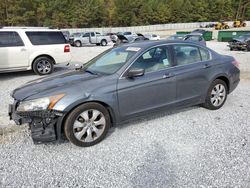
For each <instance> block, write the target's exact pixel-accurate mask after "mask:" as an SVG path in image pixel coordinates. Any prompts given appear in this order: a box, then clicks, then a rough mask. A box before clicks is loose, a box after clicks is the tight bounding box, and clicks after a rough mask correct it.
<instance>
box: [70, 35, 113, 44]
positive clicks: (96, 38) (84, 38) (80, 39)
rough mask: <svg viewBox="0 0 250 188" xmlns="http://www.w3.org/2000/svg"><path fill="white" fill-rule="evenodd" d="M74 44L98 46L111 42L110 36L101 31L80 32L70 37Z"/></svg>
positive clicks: (71, 42)
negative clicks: (102, 33)
mask: <svg viewBox="0 0 250 188" xmlns="http://www.w3.org/2000/svg"><path fill="white" fill-rule="evenodd" d="M69 42H70V44H71V45H72V46H76V47H81V46H83V45H89V44H96V45H97V46H100V45H101V46H107V44H108V43H109V42H111V38H110V36H103V35H101V33H99V32H86V33H80V34H77V35H75V36H72V37H70V38H69Z"/></svg>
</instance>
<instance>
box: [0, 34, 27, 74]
mask: <svg viewBox="0 0 250 188" xmlns="http://www.w3.org/2000/svg"><path fill="white" fill-rule="evenodd" d="M0 57H1V61H0V70H1V69H2V70H3V69H10V68H25V67H28V66H29V59H28V51H27V48H25V46H24V43H23V41H22V39H21V38H20V36H19V34H18V33H17V32H14V31H0Z"/></svg>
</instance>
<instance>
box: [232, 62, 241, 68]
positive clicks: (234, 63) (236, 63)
mask: <svg viewBox="0 0 250 188" xmlns="http://www.w3.org/2000/svg"><path fill="white" fill-rule="evenodd" d="M232 64H233V65H234V66H236V67H237V68H238V69H239V68H240V63H239V62H238V61H236V60H234V61H233V62H232Z"/></svg>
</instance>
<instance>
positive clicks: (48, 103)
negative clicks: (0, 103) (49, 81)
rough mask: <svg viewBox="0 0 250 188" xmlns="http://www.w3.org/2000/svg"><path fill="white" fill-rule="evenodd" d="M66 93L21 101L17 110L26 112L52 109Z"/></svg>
mask: <svg viewBox="0 0 250 188" xmlns="http://www.w3.org/2000/svg"><path fill="white" fill-rule="evenodd" d="M63 96H64V94H59V95H55V96H51V97H44V98H39V99H34V100H29V101H24V102H21V103H20V104H19V105H18V107H17V111H19V112H26V111H40V110H47V109H49V110H51V109H52V108H53V107H54V106H55V104H56V103H57V102H58V101H59V100H60V99H61V98H63Z"/></svg>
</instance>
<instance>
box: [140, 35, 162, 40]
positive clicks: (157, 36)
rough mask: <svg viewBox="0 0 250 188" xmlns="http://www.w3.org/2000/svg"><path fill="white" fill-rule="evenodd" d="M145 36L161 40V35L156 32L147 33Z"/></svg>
mask: <svg viewBox="0 0 250 188" xmlns="http://www.w3.org/2000/svg"><path fill="white" fill-rule="evenodd" d="M144 37H146V38H148V39H149V40H160V39H161V37H160V36H159V35H155V34H145V35H144Z"/></svg>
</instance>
